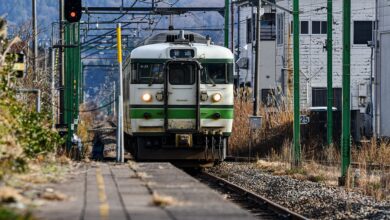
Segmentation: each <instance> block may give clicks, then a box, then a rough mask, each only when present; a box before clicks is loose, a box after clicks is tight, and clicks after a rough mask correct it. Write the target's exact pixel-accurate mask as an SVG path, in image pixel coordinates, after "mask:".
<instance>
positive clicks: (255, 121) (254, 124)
mask: <svg viewBox="0 0 390 220" xmlns="http://www.w3.org/2000/svg"><path fill="white" fill-rule="evenodd" d="M262 122H263V117H262V116H249V126H250V128H251V129H260V128H261V124H262Z"/></svg>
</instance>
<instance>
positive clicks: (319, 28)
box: [311, 21, 328, 34]
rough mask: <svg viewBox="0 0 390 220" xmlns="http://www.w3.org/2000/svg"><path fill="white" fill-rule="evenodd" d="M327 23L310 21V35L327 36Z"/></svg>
mask: <svg viewBox="0 0 390 220" xmlns="http://www.w3.org/2000/svg"><path fill="white" fill-rule="evenodd" d="M327 26H328V22H326V21H312V22H311V33H312V34H327V30H328V29H327Z"/></svg>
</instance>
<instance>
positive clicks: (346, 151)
mask: <svg viewBox="0 0 390 220" xmlns="http://www.w3.org/2000/svg"><path fill="white" fill-rule="evenodd" d="M350 90H351V0H343V112H342V130H343V131H342V137H341V160H342V162H341V177H340V181H339V184H340V185H345V184H346V181H347V179H346V177H347V173H348V169H349V166H350V163H351V97H350V96H351V92H350Z"/></svg>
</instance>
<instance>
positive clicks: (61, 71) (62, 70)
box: [57, 0, 65, 124]
mask: <svg viewBox="0 0 390 220" xmlns="http://www.w3.org/2000/svg"><path fill="white" fill-rule="evenodd" d="M59 3H60V4H59V10H60V11H59V22H58V23H59V28H60V30H59V36H60V40H59V42H57V43H59V44H60V45H63V44H64V42H65V41H64V39H65V36H64V25H63V23H62V21H63V20H64V19H63V18H64V0H59ZM58 60H59V62H58V63H59V68H58V87H59V109H60V111H59V124H64V123H65V120H64V113H65V111H64V102H65V100H64V81H65V78H64V73H65V65H64V60H65V57H64V50H63V48H62V47H59V48H58Z"/></svg>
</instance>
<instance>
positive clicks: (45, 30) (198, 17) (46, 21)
mask: <svg viewBox="0 0 390 220" xmlns="http://www.w3.org/2000/svg"><path fill="white" fill-rule="evenodd" d="M36 1H37V15H38V16H37V18H38V30H39V33H40V35H39V41H40V45H41V42H43V43H44V42H46V44H48V42H50V38H51V27H52V23H53V22H58V17H59V16H58V8H59V6H58V2H59V0H36ZM123 1H124V4H125V6H130V5H131V4H132V3H133V2H134V1H135V0H123ZM143 1H145V0H138V3H137V6H149V5H150V4H146V3H142V2H143ZM150 1H151V0H146V2H150ZM156 1H158V0H156ZM167 3H168V4H167ZM172 3H176V4H175V6H176V7H180V6H185V7H191V6H197V7H207V6H209V7H223V5H224V0H196V1H195V0H179V1H177V0H162V1H161V2H160V3H158V6H160V7H167V6H169V5H170V4H172ZM120 5H121V0H83V6H88V7H92V6H108V7H109V6H111V7H119V6H120ZM0 16H1V17H6V19H7V21H8V24H9V27H8V30H9V31H8V32H9V33H10V34H12V33H13V30H17V28H18V27H19V26H21V25H23V24H30V22H31V17H32V0H0ZM98 16H100V17H98ZM129 18H130V17H129V16H127V17H124V18H123V19H129ZM90 19H91V21H96V20H99V21H102V20H112V19H113V17H108V16H104V15H93V16H91V17H90ZM82 20H86V16H85V15H84V16H83V17H82ZM157 20H158V19H156V20H155V22H157ZM223 22H224V21H223V18H222V16H221V15H219V14H218V13H202V12H196V13H191V14H187V15H182V16H176V17H174V26H175V27H177V28H179V27H196V28H199V27H205V28H206V27H210V28H222V27H223ZM158 24H159V27H163V28H167V27H168V24H169V20H168V19H167V18H164V19H161V21H160V22H159V23H158ZM154 25H155V24H153V25H152V26H154ZM30 27H31V26H30ZM100 27H103V25H100ZM57 28H58V26H57ZM29 30H31V28H29ZM14 32H15V31H14ZM203 34H204V35H206V34H210V35H211V36H212V39H213V40H215V41H217V42H218V41H220V42H222V41H223V32H218V33H203ZM147 35H148V33H146V36H147ZM104 56H105V55H104ZM85 62H90V61H84V63H85ZM96 62H97V61H96ZM93 71H94V72H98V71H97V70H93ZM101 71H102V74H89V75H88V76H87V78H88V80H87V81H89V82H91V83H90V85H88V87H89V88H97V86H98V85H99V84H101V83H102V82H103V81H104V80H105V79H104V77H103V76H105V75H107V74H105V70H101Z"/></svg>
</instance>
